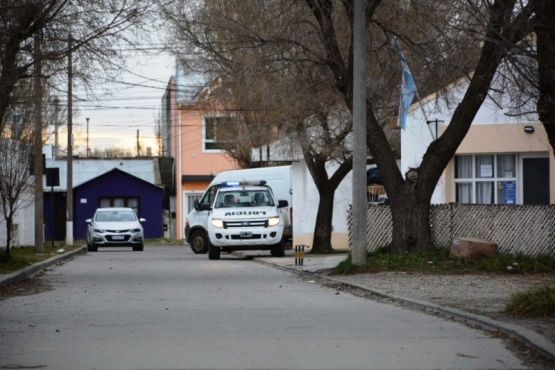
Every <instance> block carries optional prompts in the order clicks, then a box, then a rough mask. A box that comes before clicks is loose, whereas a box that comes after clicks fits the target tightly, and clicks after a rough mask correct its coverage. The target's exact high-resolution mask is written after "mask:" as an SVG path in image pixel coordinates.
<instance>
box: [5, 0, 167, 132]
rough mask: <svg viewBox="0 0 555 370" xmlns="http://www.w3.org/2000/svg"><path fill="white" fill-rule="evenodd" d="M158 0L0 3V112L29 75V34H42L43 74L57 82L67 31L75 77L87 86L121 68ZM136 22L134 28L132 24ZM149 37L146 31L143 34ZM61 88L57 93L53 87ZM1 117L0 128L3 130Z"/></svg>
mask: <svg viewBox="0 0 555 370" xmlns="http://www.w3.org/2000/svg"><path fill="white" fill-rule="evenodd" d="M155 4H156V1H154V0H150V1H141V0H116V1H111V0H77V1H69V0H46V1H32V0H23V1H22V0H6V1H3V2H2V3H1V4H0V27H1V28H2V30H3V31H2V32H1V33H0V54H1V55H2V57H1V58H0V117H5V116H6V112H7V111H8V110H9V109H10V107H12V106H14V104H15V103H17V101H14V98H15V95H14V92H15V89H16V87H17V84H18V83H19V82H20V81H21V80H23V79H28V78H30V77H32V75H33V65H34V64H35V63H37V62H38V61H36V60H34V57H33V54H32V52H33V47H32V45H33V36H34V35H35V34H40V36H41V37H42V39H43V42H42V45H43V50H42V53H41V54H42V59H41V61H40V62H42V65H43V68H42V70H43V77H44V78H45V79H46V81H47V82H48V83H49V84H50V85H51V86H53V92H54V94H55V95H62V93H63V90H61V91H60V89H59V88H57V87H56V85H57V84H60V82H64V81H65V80H66V79H67V60H66V56H67V55H68V52H69V49H68V43H67V40H68V35H71V37H72V39H73V40H74V42H73V43H72V45H73V46H72V49H73V50H72V51H73V53H74V64H75V65H74V71H75V75H74V76H73V77H74V79H75V81H82V82H83V83H85V85H86V86H90V84H91V83H92V82H93V81H95V80H96V81H98V80H99V78H104V79H109V78H111V77H113V75H114V74H116V73H118V72H119V71H120V70H121V66H122V65H124V58H123V56H122V54H121V53H120V52H119V50H120V49H122V48H123V47H124V46H125V45H126V44H127V45H129V44H131V45H132V44H133V42H134V41H133V39H134V38H136V33H135V32H136V30H137V29H139V28H140V27H141V25H142V24H144V23H141V22H144V21H145V17H146V16H147V15H148V14H149V12H150V11H152V10H153V9H154V7H155ZM133 27H135V28H133ZM143 37H148V35H143ZM56 90H58V91H59V92H58V93H56V92H55V91H56ZM3 125H4V123H3V121H2V122H0V131H3Z"/></svg>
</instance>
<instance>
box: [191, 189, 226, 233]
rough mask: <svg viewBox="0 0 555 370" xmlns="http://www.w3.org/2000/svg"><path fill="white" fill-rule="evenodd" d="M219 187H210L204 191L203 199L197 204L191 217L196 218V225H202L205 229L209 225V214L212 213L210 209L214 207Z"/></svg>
mask: <svg viewBox="0 0 555 370" xmlns="http://www.w3.org/2000/svg"><path fill="white" fill-rule="evenodd" d="M219 188H220V186H219V185H214V186H212V187H210V188H209V189H208V190H207V191H206V193H204V195H203V197H202V198H201V200H200V201H199V202H198V203H196V204H195V209H193V211H192V212H191V214H192V217H191V218H192V219H194V220H195V221H194V223H195V224H196V225H202V227H203V228H204V229H205V230H206V227H207V224H206V223H207V222H208V216H209V215H210V209H211V208H212V207H213V203H214V198H215V196H216V192H217V191H218V189H219ZM190 222H191V220H190ZM191 226H192V225H191Z"/></svg>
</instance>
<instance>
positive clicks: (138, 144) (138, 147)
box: [137, 130, 141, 157]
mask: <svg viewBox="0 0 555 370" xmlns="http://www.w3.org/2000/svg"><path fill="white" fill-rule="evenodd" d="M140 156H141V144H140V143H139V130H137V157H140Z"/></svg>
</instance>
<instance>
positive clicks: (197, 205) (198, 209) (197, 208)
mask: <svg viewBox="0 0 555 370" xmlns="http://www.w3.org/2000/svg"><path fill="white" fill-rule="evenodd" d="M194 207H195V211H197V212H198V211H200V205H199V202H198V199H195V206H194Z"/></svg>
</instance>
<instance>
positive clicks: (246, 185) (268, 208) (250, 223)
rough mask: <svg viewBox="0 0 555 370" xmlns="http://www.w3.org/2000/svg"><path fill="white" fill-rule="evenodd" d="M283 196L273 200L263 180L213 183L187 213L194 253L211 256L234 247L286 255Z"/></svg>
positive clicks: (187, 226)
mask: <svg viewBox="0 0 555 370" xmlns="http://www.w3.org/2000/svg"><path fill="white" fill-rule="evenodd" d="M288 206H289V203H288V201H287V200H285V199H281V200H276V199H275V197H274V194H273V192H272V189H271V188H270V187H269V186H268V185H266V181H263V180H262V181H256V182H254V181H224V182H222V183H220V184H214V185H213V186H211V187H210V188H209V189H208V191H207V192H206V193H205V194H204V196H203V197H202V199H201V201H200V202H198V201H197V202H195V208H194V209H193V210H192V211H191V213H189V216H188V219H187V225H186V228H185V235H186V237H187V241H188V242H189V243H190V244H191V248H192V249H193V251H195V252H196V253H205V252H203V251H204V250H207V251H208V257H209V258H210V259H211V260H216V259H219V258H220V253H221V252H222V251H223V252H227V253H229V252H232V251H237V250H270V251H271V254H272V255H273V256H275V257H283V256H284V255H285V250H284V242H283V231H284V226H285V222H284V217H283V215H282V214H281V212H280V209H283V208H287V207H288Z"/></svg>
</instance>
